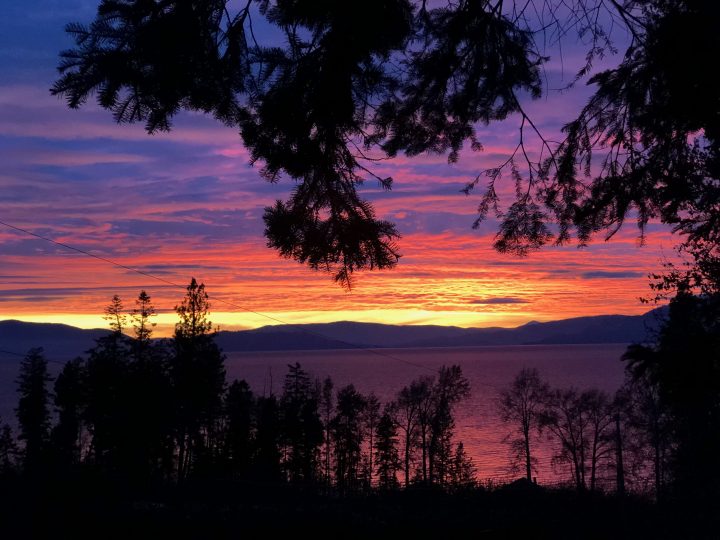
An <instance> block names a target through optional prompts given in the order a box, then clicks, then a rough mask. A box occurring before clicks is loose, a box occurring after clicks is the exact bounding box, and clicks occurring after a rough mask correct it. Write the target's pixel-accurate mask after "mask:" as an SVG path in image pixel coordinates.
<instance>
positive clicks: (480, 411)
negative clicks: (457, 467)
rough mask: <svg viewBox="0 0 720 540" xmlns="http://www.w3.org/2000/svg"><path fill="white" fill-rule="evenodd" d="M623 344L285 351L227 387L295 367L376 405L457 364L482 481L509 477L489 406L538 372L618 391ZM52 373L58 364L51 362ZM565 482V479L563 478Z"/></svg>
mask: <svg viewBox="0 0 720 540" xmlns="http://www.w3.org/2000/svg"><path fill="white" fill-rule="evenodd" d="M625 348H626V345H622V344H611V345H607V344H605V345H524V346H514V347H507V346H503V347H468V348H437V349H376V350H336V351H290V352H252V353H239V352H233V353H228V355H227V362H226V366H227V373H228V381H232V380H233V379H235V378H237V379H245V380H246V381H248V383H250V385H251V387H252V389H253V391H254V392H255V393H256V394H259V395H263V394H266V395H267V394H269V393H270V392H271V391H272V392H274V393H275V394H279V393H280V392H281V391H282V384H283V378H284V377H285V373H286V372H287V365H288V364H290V363H294V362H299V363H300V364H301V365H302V366H303V368H304V369H305V370H306V371H308V372H310V373H311V374H312V375H313V376H314V377H318V378H320V379H324V378H325V377H327V376H330V377H332V379H333V380H334V382H335V388H336V389H338V388H340V387H341V386H344V385H346V384H350V383H353V384H354V385H355V387H356V388H357V389H358V390H360V391H361V392H364V393H368V392H371V391H372V392H375V394H376V395H377V396H378V398H380V400H381V401H383V402H386V401H389V400H391V399H393V398H394V396H395V395H396V393H397V392H398V391H399V390H400V389H401V388H402V387H403V386H406V385H408V384H409V383H410V382H411V381H412V380H413V379H415V378H417V377H420V376H422V375H430V374H432V373H433V372H434V371H436V370H437V369H438V368H440V367H441V366H442V365H443V364H445V365H452V364H457V365H459V366H460V367H461V368H462V370H463V373H464V374H465V376H466V377H467V378H468V380H469V381H470V384H471V387H472V396H471V397H470V398H469V399H468V400H467V401H465V402H463V403H462V404H461V406H460V407H459V410H458V414H457V437H458V439H459V440H462V441H463V443H464V444H465V448H466V450H467V451H468V453H469V454H470V455H471V456H472V458H473V461H474V463H475V466H476V468H477V472H478V476H479V477H480V478H482V479H492V478H496V479H506V478H508V470H507V462H508V449H507V445H506V444H504V443H503V442H502V440H503V437H504V435H505V434H506V433H507V431H508V427H507V426H505V425H503V424H502V422H500V420H499V418H498V416H497V412H496V408H495V403H494V400H495V398H496V396H497V393H498V391H499V390H500V389H501V388H503V387H506V386H507V385H509V384H510V382H511V381H512V379H513V377H514V376H515V374H516V373H517V372H518V371H519V370H520V369H522V368H524V367H528V368H537V369H538V370H539V371H540V374H541V376H542V377H543V378H544V379H545V380H547V381H548V382H549V383H550V384H551V385H553V386H557V387H570V386H574V387H576V388H580V389H583V388H590V387H596V388H599V389H602V390H606V391H608V392H612V391H614V390H616V389H617V388H618V387H619V386H620V385H621V384H622V380H623V364H622V362H620V361H619V358H620V356H621V355H622V354H623V352H624V351H625ZM18 364H19V362H18V359H17V358H12V357H0V418H3V419H5V420H6V421H7V420H10V421H11V423H12V424H15V422H14V413H13V408H14V407H15V405H16V403H17V394H16V393H15V379H16V377H17V366H18ZM49 367H50V370H51V372H53V373H57V372H58V371H59V368H60V365H58V364H57V363H52V364H50V366H49ZM540 450H541V451H540V452H538V454H537V456H538V458H539V463H538V474H537V477H538V481H540V482H543V481H545V482H547V481H555V480H557V479H558V478H559V475H558V471H554V470H553V468H552V466H551V463H550V452H549V445H548V443H547V442H544V443H543V445H542V446H541V447H540ZM560 476H563V475H560Z"/></svg>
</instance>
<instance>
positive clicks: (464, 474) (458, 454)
mask: <svg viewBox="0 0 720 540" xmlns="http://www.w3.org/2000/svg"><path fill="white" fill-rule="evenodd" d="M448 472H449V479H448V480H449V481H448V483H449V485H450V487H452V488H453V489H463V488H468V487H472V486H473V485H475V465H474V464H473V462H472V459H471V458H470V457H469V456H468V455H467V453H466V452H465V445H464V444H463V443H462V442H459V443H457V446H456V447H455V452H454V454H453V458H452V461H451V462H450V467H449V471H448Z"/></svg>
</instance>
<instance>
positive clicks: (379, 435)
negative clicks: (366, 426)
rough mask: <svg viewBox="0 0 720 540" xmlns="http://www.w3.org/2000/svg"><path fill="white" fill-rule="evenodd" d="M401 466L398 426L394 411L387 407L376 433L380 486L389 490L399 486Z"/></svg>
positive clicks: (376, 460) (376, 464) (378, 483)
mask: <svg viewBox="0 0 720 540" xmlns="http://www.w3.org/2000/svg"><path fill="white" fill-rule="evenodd" d="M401 467H402V465H401V461H400V454H399V453H398V437H397V426H396V424H395V420H394V419H393V416H392V411H391V410H390V409H389V408H388V407H386V408H385V410H384V411H383V414H382V416H380V419H379V420H378V424H377V428H376V435H375V469H376V471H377V485H378V488H380V489H384V490H388V489H396V488H397V487H399V485H400V484H399V483H398V479H397V473H398V471H399V470H400V469H401Z"/></svg>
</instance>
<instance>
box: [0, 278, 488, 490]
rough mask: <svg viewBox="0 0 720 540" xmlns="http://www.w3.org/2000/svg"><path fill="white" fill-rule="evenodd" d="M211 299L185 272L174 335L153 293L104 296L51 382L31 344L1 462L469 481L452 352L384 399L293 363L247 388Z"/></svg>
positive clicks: (462, 393) (110, 472) (149, 479)
mask: <svg viewBox="0 0 720 540" xmlns="http://www.w3.org/2000/svg"><path fill="white" fill-rule="evenodd" d="M208 309H209V303H208V295H207V293H206V292H205V288H204V285H203V284H198V283H197V282H196V281H195V280H194V279H193V280H192V281H191V283H190V285H189V286H188V287H187V294H186V296H185V298H184V299H183V301H182V302H181V303H180V304H179V305H178V306H177V307H176V312H177V314H178V317H179V322H178V323H177V324H176V327H175V333H174V336H173V338H172V339H171V340H152V339H151V337H152V332H153V326H154V323H153V322H152V318H153V316H154V314H155V310H154V308H153V306H152V303H151V299H150V297H149V296H148V295H147V294H146V293H145V292H144V291H143V292H141V293H140V295H139V297H138V298H137V300H136V302H135V308H134V309H133V310H132V312H131V313H130V314H129V317H128V316H127V315H126V314H125V310H124V307H123V304H122V301H121V299H120V298H119V297H117V296H115V297H114V298H113V300H112V303H111V304H110V305H109V306H108V307H107V309H106V311H105V318H106V319H107V320H108V321H109V323H110V328H111V333H109V334H108V335H107V336H106V337H103V338H100V339H99V340H98V341H97V344H96V346H95V347H94V348H93V349H92V350H90V351H88V353H87V355H86V357H84V358H77V359H75V360H72V361H70V362H68V363H67V364H65V365H64V367H63V368H62V370H61V372H60V373H59V375H58V376H57V378H56V379H55V380H54V384H52V390H51V388H50V387H51V383H53V381H52V379H51V377H50V376H49V374H48V367H47V361H46V359H45V358H44V356H43V352H42V350H40V349H34V350H31V351H30V352H29V353H28V354H27V356H26V357H25V358H24V360H23V361H22V363H21V366H20V375H19V378H18V381H17V382H18V392H19V402H18V405H17V408H16V412H17V421H18V426H19V433H18V437H17V438H18V439H19V441H16V440H15V438H14V437H13V434H12V432H11V429H10V426H9V425H7V424H5V425H4V426H3V427H2V431H1V432H0V475H2V476H3V477H10V476H22V477H23V478H26V479H31V480H32V479H40V478H45V477H53V478H57V477H59V476H60V477H63V478H66V479H67V480H71V479H72V477H73V475H85V476H86V475H93V476H94V477H96V478H100V479H103V480H107V481H111V482H112V483H115V484H117V485H123V486H125V487H126V488H127V489H130V490H131V491H134V490H143V489H149V488H156V487H158V486H168V485H176V484H184V483H192V482H198V481H208V480H213V479H217V480H223V481H244V482H253V483H255V484H257V483H286V484H292V485H300V486H313V487H317V488H321V490H329V491H331V492H333V493H340V494H346V493H361V492H367V491H370V490H372V489H377V490H393V489H396V488H398V487H400V486H401V485H403V486H406V487H407V486H409V485H410V484H416V483H422V484H425V485H437V486H441V487H442V488H444V489H446V490H453V489H457V488H461V487H467V486H470V485H472V484H473V483H474V470H473V466H472V463H471V460H470V459H469V458H468V456H467V455H466V453H465V450H464V448H463V445H462V443H461V442H458V441H456V436H455V435H456V434H455V416H454V413H455V409H456V406H457V405H458V403H459V402H460V401H461V400H463V399H464V398H466V397H467V396H468V395H469V392H470V386H469V383H468V381H467V379H466V378H465V377H464V376H463V374H462V371H461V370H460V368H459V367H458V366H451V367H443V368H441V369H440V370H439V371H438V372H437V374H436V375H434V376H423V377H420V378H418V379H416V380H414V381H412V382H411V383H410V384H409V385H408V386H407V387H405V388H402V389H401V390H400V391H399V392H398V394H397V397H396V399H395V400H393V401H392V402H389V403H384V404H383V403H381V402H380V401H379V400H378V398H377V397H376V396H375V395H373V394H367V395H366V394H363V393H361V392H359V391H358V390H357V389H356V388H355V387H354V386H353V385H348V386H344V387H342V388H335V385H334V383H333V381H332V380H331V379H330V378H327V379H325V380H323V381H320V380H315V379H313V378H312V377H311V376H310V374H308V373H307V372H305V371H304V370H303V369H302V367H301V366H300V364H298V363H296V364H294V365H289V366H288V372H287V375H286V376H285V380H284V384H283V389H282V393H281V394H279V395H273V394H270V395H256V394H254V393H253V392H252V390H251V389H250V386H249V385H248V383H247V382H246V381H244V380H234V381H232V382H230V383H228V381H227V380H226V372H225V368H224V365H223V364H224V355H223V353H222V351H221V350H220V349H219V348H218V346H217V345H216V343H215V341H214V330H213V328H212V325H211V323H210V321H209V319H208ZM128 318H129V320H128ZM126 326H128V327H127V328H126ZM129 331H131V332H132V334H133V337H128V336H127V335H126V333H128V332H129Z"/></svg>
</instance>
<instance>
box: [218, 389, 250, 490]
mask: <svg viewBox="0 0 720 540" xmlns="http://www.w3.org/2000/svg"><path fill="white" fill-rule="evenodd" d="M254 407H255V399H254V397H253V394H252V392H251V391H250V386H249V385H248V383H247V382H245V381H233V383H232V384H231V385H230V387H229V388H228V391H227V393H226V394H225V419H226V423H225V449H224V450H225V458H226V460H227V462H228V466H229V469H230V471H231V473H232V474H233V475H234V476H243V475H244V474H245V473H247V471H248V469H249V467H250V460H251V457H252V444H253V441H252V435H253V433H252V431H253V409H254Z"/></svg>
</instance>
